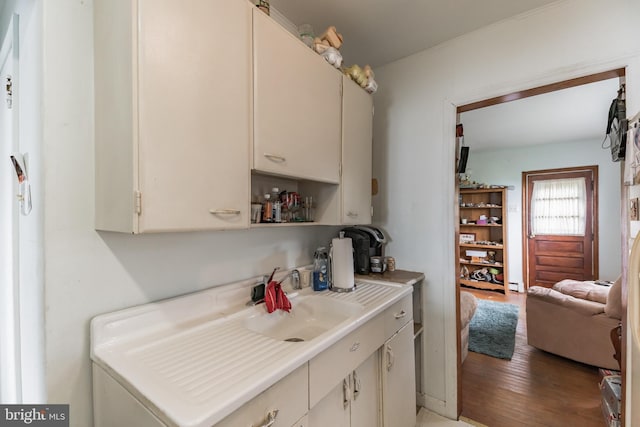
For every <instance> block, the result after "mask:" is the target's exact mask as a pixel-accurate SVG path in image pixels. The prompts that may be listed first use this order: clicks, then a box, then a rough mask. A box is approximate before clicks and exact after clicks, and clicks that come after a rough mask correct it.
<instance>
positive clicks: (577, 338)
mask: <svg viewBox="0 0 640 427" xmlns="http://www.w3.org/2000/svg"><path fill="white" fill-rule="evenodd" d="M621 317H622V303H621V284H620V279H618V280H616V281H615V282H614V283H613V285H612V286H611V287H608V286H601V285H596V284H594V283H593V282H578V281H575V280H563V281H561V282H558V283H556V284H555V285H554V286H553V288H544V287H539V286H533V287H531V288H530V289H529V291H528V293H527V341H528V343H529V345H531V346H533V347H536V348H539V349H541V350H544V351H548V352H549V353H553V354H557V355H559V356H563V357H566V358H569V359H572V360H575V361H577V362H582V363H586V364H588V365H593V366H598V367H601V368H608V369H619V367H618V363H617V362H616V360H615V359H614V357H613V355H614V352H615V350H614V348H613V345H612V343H611V329H613V328H615V327H616V326H618V323H619V322H620V318H621Z"/></svg>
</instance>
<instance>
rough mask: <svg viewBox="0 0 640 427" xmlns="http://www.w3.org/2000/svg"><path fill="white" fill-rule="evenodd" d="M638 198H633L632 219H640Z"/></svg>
mask: <svg viewBox="0 0 640 427" xmlns="http://www.w3.org/2000/svg"><path fill="white" fill-rule="evenodd" d="M638 215H639V214H638V198H637V197H636V198H634V199H631V203H630V205H629V219H630V220H631V221H639V220H640V217H639V216H638Z"/></svg>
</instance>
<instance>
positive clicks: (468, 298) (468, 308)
mask: <svg viewBox="0 0 640 427" xmlns="http://www.w3.org/2000/svg"><path fill="white" fill-rule="evenodd" d="M476 308H478V301H477V300H476V297H475V296H473V294H472V293H470V292H465V291H460V353H461V354H460V358H461V359H460V360H462V362H464V359H466V358H467V355H468V354H469V323H470V322H471V318H472V317H473V315H474V314H475V313H476Z"/></svg>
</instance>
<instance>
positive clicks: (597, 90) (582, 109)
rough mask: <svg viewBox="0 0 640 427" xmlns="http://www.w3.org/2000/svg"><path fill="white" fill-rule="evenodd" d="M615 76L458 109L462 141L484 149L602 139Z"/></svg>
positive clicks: (616, 82) (613, 92) (615, 86)
mask: <svg viewBox="0 0 640 427" xmlns="http://www.w3.org/2000/svg"><path fill="white" fill-rule="evenodd" d="M618 87H619V81H618V79H617V78H615V79H609V80H603V81H600V82H595V83H590V84H586V85H582V86H576V87H573V88H570V89H563V90H559V91H555V92H550V93H547V94H544V95H538V96H532V97H530V98H525V99H520V100H517V101H512V102H506V103H504V104H498V105H493V106H491V107H485V108H480V109H477V110H471V111H467V112H464V113H462V114H460V123H462V125H463V126H464V136H465V145H467V146H469V147H470V149H471V150H473V151H477V150H488V149H499V148H506V147H519V146H527V145H538V144H551V143H558V142H570V141H586V140H589V141H590V140H594V139H603V138H604V135H605V130H606V128H607V116H608V114H609V105H610V104H611V101H612V100H613V98H615V97H616V95H617V94H618Z"/></svg>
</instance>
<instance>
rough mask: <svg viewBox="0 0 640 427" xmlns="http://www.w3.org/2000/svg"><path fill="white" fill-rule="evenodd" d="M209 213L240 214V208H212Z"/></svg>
mask: <svg viewBox="0 0 640 427" xmlns="http://www.w3.org/2000/svg"><path fill="white" fill-rule="evenodd" d="M209 213H211V214H213V215H240V209H211V210H209Z"/></svg>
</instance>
